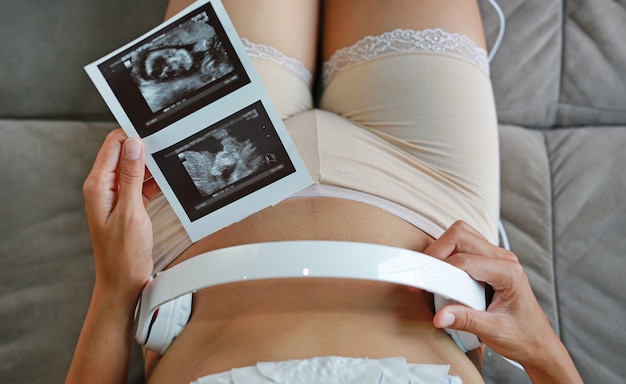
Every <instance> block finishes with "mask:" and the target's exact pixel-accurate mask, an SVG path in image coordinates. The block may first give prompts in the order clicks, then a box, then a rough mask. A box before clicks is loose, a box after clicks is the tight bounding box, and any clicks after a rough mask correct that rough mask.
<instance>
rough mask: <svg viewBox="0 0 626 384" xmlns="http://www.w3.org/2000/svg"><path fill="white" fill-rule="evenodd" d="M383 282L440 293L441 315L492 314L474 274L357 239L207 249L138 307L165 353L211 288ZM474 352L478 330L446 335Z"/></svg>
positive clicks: (161, 280) (152, 345) (146, 340)
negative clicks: (271, 282)
mask: <svg viewBox="0 0 626 384" xmlns="http://www.w3.org/2000/svg"><path fill="white" fill-rule="evenodd" d="M280 278H342V279H360V280H375V281H383V282H389V283H395V284H402V285H407V286H411V287H417V288H420V289H423V290H426V291H429V292H432V293H433V294H434V297H435V310H439V309H440V308H441V307H443V306H444V305H446V304H449V303H452V302H457V303H460V304H464V305H466V306H469V307H471V308H474V309H478V310H485V307H486V305H485V290H484V288H483V286H482V285H481V284H479V283H478V282H477V281H475V280H473V279H472V278H471V277H470V276H469V275H468V274H467V273H466V272H464V271H462V270H461V269H459V268H456V267H454V266H452V265H450V264H448V263H446V262H444V261H441V260H439V259H435V258H434V257H432V256H428V255H425V254H422V253H419V252H414V251H410V250H406V249H401V248H395V247H388V246H383V245H373V244H364V243H352V242H337V241H287V242H271V243H259V244H247V245H240V246H235V247H230V248H224V249H219V250H216V251H212V252H207V253H204V254H202V255H198V256H196V257H194V258H191V259H189V260H187V261H185V262H183V263H181V264H178V265H176V266H174V267H172V268H171V269H168V270H166V271H163V272H160V273H158V274H157V275H156V277H154V279H152V280H151V281H150V282H148V284H147V285H146V287H145V288H144V290H143V292H142V295H141V298H140V301H139V303H138V304H137V308H136V310H135V338H136V340H137V342H139V343H140V344H142V345H144V346H145V347H146V348H148V349H150V350H152V351H155V352H158V353H160V354H163V353H165V351H166V350H167V348H168V347H169V346H170V344H171V343H172V342H173V341H174V339H176V337H177V336H178V335H179V334H180V332H181V331H182V330H183V328H184V327H185V325H186V324H187V321H188V320H189V317H190V315H191V296H192V293H193V292H195V291H196V290H199V289H202V288H207V287H211V286H216V285H221V284H227V283H234V282H241V281H251V280H262V279H280ZM446 331H447V332H448V333H449V334H450V335H451V336H452V339H453V340H454V341H455V342H456V344H457V345H458V346H459V347H460V348H461V350H463V352H467V351H469V350H472V349H475V348H478V347H479V346H481V342H480V340H478V337H476V336H475V335H473V334H471V333H467V332H462V331H455V330H446Z"/></svg>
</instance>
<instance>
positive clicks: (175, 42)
mask: <svg viewBox="0 0 626 384" xmlns="http://www.w3.org/2000/svg"><path fill="white" fill-rule="evenodd" d="M122 61H123V62H124V66H125V67H126V68H127V69H129V70H130V73H131V77H132V79H133V81H134V82H135V83H136V84H137V86H138V88H139V91H140V92H141V95H142V96H143V98H144V99H145V101H146V103H147V104H148V107H149V108H150V110H151V111H152V112H153V113H155V112H158V111H161V110H163V109H166V108H168V107H171V106H175V105H176V104H177V103H180V102H183V101H185V100H186V99H187V98H188V97H190V96H191V95H193V94H194V92H196V91H197V90H198V89H200V88H202V87H204V86H206V85H207V84H210V83H211V82H213V81H215V80H218V79H220V78H222V77H224V76H225V75H227V74H229V73H231V72H233V71H234V70H235V67H234V65H233V63H232V62H231V60H230V59H229V57H228V53H227V52H226V49H225V48H224V47H223V44H222V42H221V41H220V39H219V37H218V36H217V34H216V32H215V29H214V28H213V27H212V26H211V25H209V24H208V16H207V14H206V13H205V12H203V13H200V14H198V15H196V16H195V17H194V18H192V19H191V20H188V21H186V22H184V23H182V24H181V25H180V26H178V27H177V28H175V29H173V30H171V31H169V32H167V33H166V34H164V35H161V36H159V37H157V38H155V39H154V40H152V41H151V42H150V43H148V44H145V45H143V46H142V47H140V48H139V49H137V50H135V51H134V52H132V53H130V54H129V55H128V56H127V57H124V58H123V59H122Z"/></svg>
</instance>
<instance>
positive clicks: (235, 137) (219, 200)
mask: <svg viewBox="0 0 626 384" xmlns="http://www.w3.org/2000/svg"><path fill="white" fill-rule="evenodd" d="M153 156H154V159H155V161H156V163H157V164H158V166H159V168H160V169H161V171H162V172H163V175H164V176H165V178H166V179H167V181H168V183H169V184H170V185H171V187H172V190H173V192H174V194H175V195H176V196H177V198H178V200H179V201H180V203H181V205H182V207H183V209H184V210H185V212H186V213H187V215H188V217H189V219H190V220H191V221H194V220H197V219H198V218H200V217H202V216H204V215H207V214H209V213H211V212H213V211H215V210H217V209H220V208H221V207H224V206H226V205H227V204H230V203H232V202H233V201H236V200H238V199H240V198H242V197H244V196H247V195H249V194H251V193H254V192H255V191H257V190H258V189H261V188H265V187H266V186H268V185H270V184H272V183H274V182H275V181H277V180H280V179H282V178H283V177H285V176H288V175H290V174H292V173H294V172H295V171H296V169H295V167H294V165H293V163H292V162H291V159H290V158H289V155H288V154H287V151H286V149H285V147H284V146H283V143H282V142H281V140H280V138H279V137H278V134H277V132H276V129H275V127H274V125H273V124H272V121H271V119H270V118H269V116H268V114H267V110H266V109H265V107H264V106H263V103H262V102H261V101H257V102H255V103H253V104H251V105H249V106H247V107H245V108H243V109H242V110H239V111H237V112H235V113H233V114H232V115H230V116H228V117H226V118H224V119H222V120H221V121H219V122H217V123H215V124H212V125H211V126H209V127H207V128H206V129H204V130H202V131H200V132H198V133H196V134H194V135H192V136H190V137H188V138H186V139H185V140H183V141H180V142H178V143H176V144H173V145H172V146H170V147H168V148H164V149H162V150H161V151H159V152H156V153H154V154H153Z"/></svg>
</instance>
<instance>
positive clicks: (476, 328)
mask: <svg viewBox="0 0 626 384" xmlns="http://www.w3.org/2000/svg"><path fill="white" fill-rule="evenodd" d="M485 315H486V312H484V311H477V310H475V309H472V308H469V307H466V306H463V305H447V306H445V307H443V308H441V310H439V312H437V314H436V315H435V317H434V319H433V324H434V325H435V327H437V328H448V329H456V330H458V331H466V332H470V333H473V334H475V335H480V334H481V333H482V331H483V330H484V326H483V325H484V324H485V322H484V321H482V317H484V316H485Z"/></svg>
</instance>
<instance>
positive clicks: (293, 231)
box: [146, 199, 481, 383]
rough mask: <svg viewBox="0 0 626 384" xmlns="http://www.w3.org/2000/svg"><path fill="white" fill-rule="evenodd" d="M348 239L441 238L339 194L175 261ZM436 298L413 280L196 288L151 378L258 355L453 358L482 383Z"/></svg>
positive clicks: (149, 362) (196, 373)
mask: <svg viewBox="0 0 626 384" xmlns="http://www.w3.org/2000/svg"><path fill="white" fill-rule="evenodd" d="M281 240H340V241H356V242H366V243H375V244H384V245H390V246H395V247H401V248H407V249H412V250H416V251H422V250H423V249H425V248H426V247H427V246H428V245H429V244H430V243H431V242H432V241H433V239H432V238H430V237H429V236H428V235H426V234H425V233H423V232H422V231H420V230H419V229H417V228H415V227H414V226H412V225H410V224H408V223H406V222H405V221H403V220H400V219H398V218H396V217H395V216H393V215H390V214H388V213H387V212H385V211H383V210H381V209H379V208H376V207H373V206H370V205H366V204H362V203H357V202H352V201H346V200H339V199H303V200H290V201H285V202H283V203H281V204H278V205H277V206H275V207H270V208H268V209H266V210H263V211H261V212H259V213H257V214H255V215H252V216H250V217H248V218H247V219H245V220H243V221H241V222H239V223H237V224H234V225H232V226H230V227H228V228H226V229H224V230H222V231H219V232H217V233H216V234H214V235H212V236H210V237H207V238H205V239H203V240H201V241H199V242H197V243H195V244H194V245H192V246H191V247H190V248H189V249H188V250H186V251H185V252H184V253H183V254H182V255H181V256H179V257H178V258H177V259H176V260H175V261H174V262H173V263H172V265H170V267H171V266H173V265H175V264H177V263H180V262H182V261H184V260H186V259H188V258H191V257H193V256H195V255H198V254H201V253H204V252H207V251H210V250H213V249H219V248H224V247H228V246H233V245H239V244H246V243H255V242H267V241H281ZM432 316H433V309H432V296H431V295H430V294H428V293H427V292H423V291H419V290H416V289H409V288H407V287H403V286H398V285H393V284H387V283H379V282H370V281H354V280H335V279H333V280H331V279H306V280H301V279H288V280H287V279H283V280H267V281H255V282H246V283H237V284H230V285H224V286H218V287H212V288H207V289H203V290H201V291H199V292H197V293H195V294H194V301H193V311H192V316H191V319H190V321H189V323H188V325H187V326H186V328H185V330H184V331H183V332H182V333H181V334H180V336H179V337H178V339H177V340H176V342H175V343H173V344H172V346H171V347H170V349H169V350H168V351H167V353H166V354H165V355H164V356H163V357H162V358H160V359H159V358H158V356H156V355H154V354H152V353H149V352H148V353H147V355H146V371H147V375H148V376H149V379H150V382H155V383H158V382H170V383H171V382H191V381H193V380H194V379H196V378H198V377H202V376H205V375H208V374H211V373H217V372H223V371H227V370H229V369H231V368H234V367H241V366H248V365H254V364H256V363H257V362H259V361H279V360H289V359H300V358H308V357H314V356H329V355H336V356H352V357H369V358H383V357H392V356H403V357H405V358H406V359H407V361H408V362H409V363H437V364H451V365H452V370H451V371H452V373H453V374H460V375H462V376H464V377H465V379H466V380H469V381H466V382H476V381H477V380H478V381H480V380H481V379H480V375H479V374H478V371H477V370H476V369H475V367H474V366H473V364H472V363H471V361H470V360H469V359H468V358H467V357H466V356H465V355H464V354H463V353H462V352H461V351H460V350H459V349H458V348H457V347H456V345H455V344H454V343H453V342H452V340H451V339H450V338H449V336H447V334H446V333H445V332H444V331H442V330H438V329H435V328H434V327H433V326H432Z"/></svg>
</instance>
